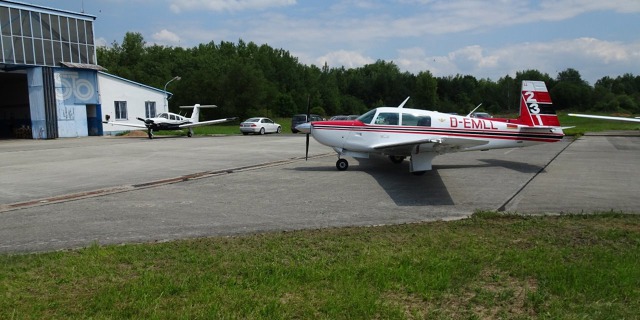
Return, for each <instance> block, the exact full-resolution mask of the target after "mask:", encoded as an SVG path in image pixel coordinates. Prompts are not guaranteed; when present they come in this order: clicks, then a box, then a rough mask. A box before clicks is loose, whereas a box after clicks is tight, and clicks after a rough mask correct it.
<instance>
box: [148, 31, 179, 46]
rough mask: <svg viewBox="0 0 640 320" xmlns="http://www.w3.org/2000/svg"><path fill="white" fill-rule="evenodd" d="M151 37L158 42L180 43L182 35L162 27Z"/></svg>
mask: <svg viewBox="0 0 640 320" xmlns="http://www.w3.org/2000/svg"><path fill="white" fill-rule="evenodd" d="M151 37H152V38H153V40H155V42H157V43H166V44H179V43H180V37H179V36H178V35H177V34H175V33H173V32H171V31H169V30H167V29H162V30H160V31H159V32H156V33H154V34H153V35H152V36H151Z"/></svg>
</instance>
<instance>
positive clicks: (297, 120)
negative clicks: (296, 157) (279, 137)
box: [291, 114, 322, 133]
mask: <svg viewBox="0 0 640 320" xmlns="http://www.w3.org/2000/svg"><path fill="white" fill-rule="evenodd" d="M310 119H311V120H309V121H307V115H306V114H296V115H294V116H293V117H292V118H291V132H293V133H298V130H296V126H297V125H299V124H303V123H307V122H311V121H322V117H321V116H319V115H317V114H311V115H310Z"/></svg>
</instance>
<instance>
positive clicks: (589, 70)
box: [22, 0, 640, 84]
mask: <svg viewBox="0 0 640 320" xmlns="http://www.w3.org/2000/svg"><path fill="white" fill-rule="evenodd" d="M22 1H23V2H27V3H31V4H37V5H43V6H47V7H55V8H58V9H64V10H70V11H74V12H81V11H82V10H84V12H85V13H87V14H90V15H93V16H96V17H97V19H96V21H95V26H94V29H95V36H96V39H97V41H98V43H101V44H105V45H110V44H111V43H113V42H114V41H116V42H118V43H121V42H122V39H123V37H124V35H125V33H126V32H127V31H132V32H139V33H141V34H142V35H143V37H144V39H145V41H146V42H147V43H148V44H160V45H166V46H182V47H193V46H197V45H198V44H200V43H208V42H211V41H214V42H215V43H219V42H220V41H230V42H234V43H237V42H238V40H239V39H242V40H243V41H245V42H254V43H256V44H258V45H261V44H268V45H270V46H271V47H274V48H282V49H284V50H287V51H289V52H290V53H291V54H292V55H294V56H296V57H298V59H299V61H300V62H302V63H305V64H315V65H318V66H321V65H323V64H324V63H325V62H326V63H327V64H328V65H329V66H330V67H340V66H345V67H346V68H351V67H359V66H362V65H365V64H369V63H373V62H375V61H376V60H378V59H380V60H385V61H393V62H394V63H395V64H396V65H397V66H398V67H399V68H400V69H401V70H402V71H409V72H411V73H418V72H420V71H425V70H428V71H430V72H431V73H432V74H434V75H435V76H449V75H456V74H462V75H467V74H468V75H472V76H474V77H476V78H490V79H492V80H498V79H499V78H500V77H503V76H505V75H511V76H514V75H515V73H516V72H517V71H522V70H527V69H536V70H539V71H542V72H545V73H548V74H549V75H550V76H552V77H555V76H556V75H557V73H558V72H560V71H563V70H566V69H567V68H574V69H576V70H578V71H579V72H580V74H581V75H582V77H583V79H585V80H587V81H588V82H589V83H590V84H594V83H595V81H596V80H598V79H600V78H601V77H603V76H611V77H616V76H619V75H623V74H625V73H632V74H634V75H640V0H608V1H603V0H539V1H529V0H493V1H490V0H485V1H482V0H387V1H378V0H323V1H311V0H55V1H54V0H48V1H47V0H22Z"/></svg>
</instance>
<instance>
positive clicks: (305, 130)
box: [296, 122, 311, 133]
mask: <svg viewBox="0 0 640 320" xmlns="http://www.w3.org/2000/svg"><path fill="white" fill-rule="evenodd" d="M296 130H298V131H300V132H302V133H309V132H311V123H310V122H307V123H303V124H299V125H297V126H296Z"/></svg>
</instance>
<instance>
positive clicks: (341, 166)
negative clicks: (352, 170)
mask: <svg viewBox="0 0 640 320" xmlns="http://www.w3.org/2000/svg"><path fill="white" fill-rule="evenodd" d="M348 168H349V161H347V159H338V161H336V169H338V171H345V170H347V169H348Z"/></svg>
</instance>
